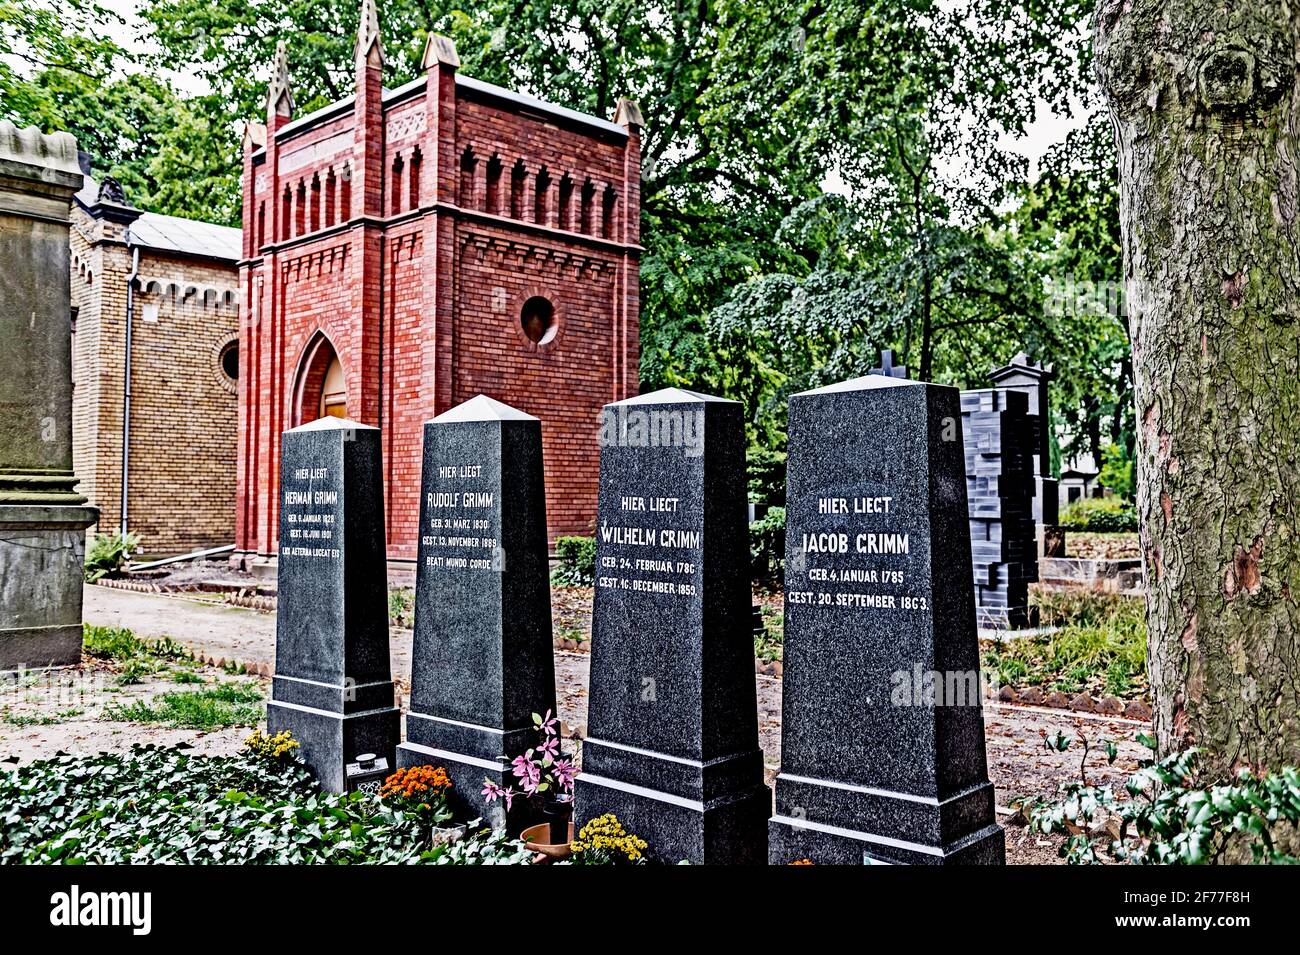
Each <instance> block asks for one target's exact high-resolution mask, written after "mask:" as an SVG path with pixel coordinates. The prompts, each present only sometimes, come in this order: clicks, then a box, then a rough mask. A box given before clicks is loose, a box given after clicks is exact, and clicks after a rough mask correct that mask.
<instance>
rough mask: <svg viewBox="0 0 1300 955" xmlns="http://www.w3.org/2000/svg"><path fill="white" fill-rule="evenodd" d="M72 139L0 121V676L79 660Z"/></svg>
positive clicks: (80, 527)
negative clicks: (71, 327)
mask: <svg viewBox="0 0 1300 955" xmlns="http://www.w3.org/2000/svg"><path fill="white" fill-rule="evenodd" d="M81 185H82V176H81V167H80V166H79V165H78V163H77V142H76V140H75V139H73V138H72V136H71V135H69V134H68V133H52V134H49V135H47V134H44V133H42V132H41V131H40V130H38V129H36V128H35V127H28V128H27V129H17V128H16V127H15V126H14V125H13V124H11V123H9V122H8V121H2V122H0V265H2V266H3V267H2V268H0V671H10V670H22V669H28V668H39V667H48V666H62V665H66V664H75V663H78V662H80V660H81V588H82V584H83V583H84V580H83V577H82V573H83V570H82V565H83V563H84V559H85V544H86V528H87V527H89V526H90V525H91V524H94V523H95V522H96V521H97V520H98V519H99V511H98V510H97V509H96V508H93V507H87V506H85V504H86V498H85V497H83V496H82V495H81V494H78V493H77V492H76V490H75V488H76V484H77V478H76V476H75V475H74V474H73V472H72V345H71V339H70V337H69V322H70V320H71V317H72V304H71V300H70V297H69V296H70V286H69V283H70V280H71V278H70V276H71V273H70V268H69V256H70V255H71V253H70V251H69V246H68V226H69V219H68V215H69V210H70V208H71V205H72V197H73V194H74V193H75V192H76V191H77V190H78V189H80V188H81Z"/></svg>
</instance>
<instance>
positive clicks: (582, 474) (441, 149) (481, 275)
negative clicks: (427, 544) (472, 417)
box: [235, 0, 642, 569]
mask: <svg viewBox="0 0 1300 955" xmlns="http://www.w3.org/2000/svg"><path fill="white" fill-rule="evenodd" d="M382 65H383V52H382V47H381V43H380V38H379V24H378V17H377V15H376V11H375V8H374V3H373V0H364V3H363V6H362V17H361V28H360V30H359V32H358V38H357V47H356V72H357V90H356V95H355V96H354V97H352V98H351V99H347V100H343V101H341V102H338V103H334V104H332V105H330V106H327V107H325V108H324V109H321V110H318V111H317V112H315V113H312V114H310V115H308V116H303V117H301V118H299V119H296V120H294V119H292V113H293V98H292V94H291V92H290V88H289V79H288V65H287V57H286V55H285V52H284V48H283V47H281V49H280V51H279V54H278V56H277V61H276V75H275V77H274V79H273V80H272V83H271V88H270V92H269V96H268V108H267V125H266V126H265V127H263V126H261V124H255V123H250V124H249V127H248V132H247V133H246V134H245V141H244V248H243V255H244V260H243V261H242V262H241V264H240V283H241V285H240V287H241V291H242V298H241V301H242V302H243V303H244V304H243V306H242V309H241V316H240V350H241V351H240V354H241V362H242V368H241V374H240V378H239V392H240V394H239V466H238V492H237V500H238V513H237V515H236V541H237V555H236V558H235V560H236V562H237V563H239V564H241V565H244V566H250V567H253V568H254V569H256V568H258V567H259V566H265V565H267V564H268V563H269V562H270V560H271V559H272V558H273V556H274V554H275V548H276V538H277V525H278V519H279V515H278V513H277V506H278V501H279V486H278V485H279V472H280V462H279V450H280V433H281V432H282V431H285V430H287V429H289V428H292V427H296V426H297V425H300V424H303V423H305V422H307V421H311V420H313V419H314V418H316V417H319V416H320V415H322V414H339V415H346V416H347V417H349V418H352V419H354V420H357V421H360V422H363V423H365V424H370V425H374V426H376V427H378V428H380V429H381V431H382V433H383V460H384V470H385V473H384V492H385V494H386V496H387V501H386V515H387V522H388V524H387V540H388V556H389V561H390V566H393V565H394V564H395V565H396V566H398V567H400V566H402V564H403V563H404V562H407V561H412V560H413V559H414V556H415V545H416V531H417V523H418V519H419V500H418V495H419V483H420V454H421V447H420V444H421V434H422V431H421V428H422V424H423V422H424V421H425V420H427V419H429V418H432V417H433V416H434V415H436V414H440V413H441V412H443V411H445V410H446V409H448V408H450V407H451V406H453V405H455V404H458V403H459V402H461V401H464V400H466V399H468V398H471V397H473V396H474V395H476V394H479V393H480V392H481V393H484V394H487V395H490V396H491V397H493V398H496V399H498V400H500V401H503V402H505V403H507V404H510V405H513V406H515V407H517V408H519V409H521V410H523V411H527V412H528V413H530V414H533V415H536V416H537V417H539V418H541V419H542V429H543V430H542V434H543V453H544V455H545V466H546V491H547V501H546V506H547V518H548V523H549V529H550V536H551V538H552V539H554V538H555V537H556V536H558V535H562V534H589V533H591V531H592V524H593V521H594V518H595V513H596V486H597V479H598V469H599V457H598V453H597V452H598V448H597V444H596V436H597V433H598V414H599V412H600V409H601V407H602V406H603V405H604V404H605V403H606V402H609V401H615V400H620V399H622V398H626V397H628V396H630V395H634V394H636V391H637V383H638V326H637V314H638V301H639V299H638V254H639V252H640V246H639V244H638V243H639V212H640V161H641V160H640V132H641V126H642V120H641V115H640V111H639V110H638V109H637V107H636V105H635V104H634V103H632V102H630V101H627V100H621V101H620V102H619V104H618V109H617V112H616V115H615V117H614V120H613V122H610V121H607V120H604V119H599V118H596V117H593V116H585V115H582V114H579V113H576V112H573V111H572V110H568V109H564V108H562V107H559V106H554V105H551V104H548V103H543V102H541V101H539V100H536V99H533V98H531V97H528V96H524V95H521V94H518V93H513V92H511V91H509V90H505V89H502V88H500V87H497V86H493V85H491V84H488V83H483V82H480V81H478V80H474V79H471V78H469V77H466V76H461V75H459V73H458V72H457V70H458V67H459V65H460V61H459V59H458V57H457V54H456V49H455V46H454V45H453V44H452V42H451V41H450V40H448V39H447V38H445V37H440V36H436V35H434V36H430V37H429V41H428V44H427V46H426V48H425V53H424V69H425V71H426V72H425V75H424V76H423V77H421V78H420V79H418V80H415V81H413V82H411V83H408V84H406V85H404V86H402V87H399V88H398V89H394V90H385V89H383V87H382V84H381V72H382Z"/></svg>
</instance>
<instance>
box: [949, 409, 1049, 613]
mask: <svg viewBox="0 0 1300 955" xmlns="http://www.w3.org/2000/svg"><path fill="white" fill-rule="evenodd" d="M1028 407H1029V399H1028V398H1027V397H1026V396H1025V395H1024V394H1023V393H1022V392H1020V391H1016V390H1014V389H1010V388H980V389H977V390H975V391H963V392H962V393H961V423H962V440H963V443H964V444H965V447H966V502H967V504H968V506H969V508H970V537H971V563H972V564H973V565H974V571H975V615H976V619H977V620H978V622H979V625H980V626H981V627H991V628H998V629H1003V630H1017V629H1023V628H1025V627H1033V626H1037V623H1038V608H1037V607H1031V606H1030V605H1029V585H1030V584H1031V583H1033V582H1034V581H1036V580H1038V543H1037V537H1036V534H1035V528H1034V516H1033V498H1034V465H1033V461H1032V457H1033V450H1032V449H1033V430H1032V426H1031V424H1030V421H1029V418H1028Z"/></svg>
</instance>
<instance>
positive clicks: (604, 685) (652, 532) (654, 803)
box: [574, 388, 771, 863]
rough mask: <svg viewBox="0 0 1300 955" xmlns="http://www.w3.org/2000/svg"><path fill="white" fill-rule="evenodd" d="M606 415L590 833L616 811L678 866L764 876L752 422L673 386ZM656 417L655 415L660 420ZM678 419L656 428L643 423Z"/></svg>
mask: <svg viewBox="0 0 1300 955" xmlns="http://www.w3.org/2000/svg"><path fill="white" fill-rule="evenodd" d="M617 405H622V406H628V405H631V406H632V407H631V408H627V407H618V408H617V410H615V411H610V409H612V408H616V407H617V406H616V405H606V406H605V408H606V414H605V418H606V421H608V420H609V419H611V418H617V419H619V420H620V422H622V421H623V419H627V424H628V426H627V427H626V428H625V429H622V430H620V432H619V434H618V435H616V436H615V435H609V434H608V432H609V431H612V430H614V429H611V428H609V427H608V425H605V426H604V427H603V428H602V433H603V434H606V435H607V437H608V438H613V440H602V441H601V448H600V498H599V502H598V505H597V528H596V535H597V536H596V567H597V568H599V570H598V573H597V577H596V581H595V596H594V604H593V609H592V638H591V639H592V643H591V679H590V691H589V696H588V711H587V713H588V715H587V730H588V732H587V738H586V740H585V741H584V742H583V749H582V759H583V770H582V771H583V775H581V776H579V777H578V779H577V783H576V806H575V809H574V812H575V817H574V826H575V828H576V829H577V830H578V831H581V829H582V826H583V825H584V824H586V823H587V822H590V821H591V820H592V819H595V818H596V817H598V816H601V815H603V814H604V813H608V812H612V813H614V815H616V816H617V817H618V819H619V821H620V822H622V823H623V825H624V826H625V827H626V828H627V830H628V831H629V832H635V833H636V834H637V835H639V836H641V837H642V838H643V839H645V840H647V841H648V842H649V845H650V847H649V849H647V857H648V858H651V859H656V860H660V861H665V862H679V861H681V860H682V859H689V860H690V861H691V862H692V863H702V862H722V863H755V862H760V861H762V859H763V856H764V847H765V843H764V824H765V823H764V820H765V819H766V818H767V816H768V815H769V813H770V811H771V797H770V795H769V793H768V790H767V788H766V787H765V786H764V785H763V758H762V751H761V750H760V749H759V745H758V722H757V715H756V712H757V711H756V704H755V695H754V691H755V687H754V672H753V671H754V647H753V637H752V635H751V627H752V624H751V623H750V621H751V615H750V609H751V599H750V592H749V545H748V536H747V528H746V526H745V425H744V412H743V409H742V408H741V406H740V405H739V404H738V403H736V402H734V401H727V400H725V399H719V398H714V397H712V396H709V395H701V394H696V393H695V392H690V391H685V390H683V389H680V388H665V389H664V390H662V391H656V392H654V393H652V394H649V395H642V396H640V397H638V398H632V399H629V400H627V401H622V402H618V403H617ZM647 406H648V410H646V409H647ZM639 417H644V418H647V419H656V418H661V419H664V420H665V421H666V422H670V421H672V420H674V419H675V420H677V421H678V423H679V426H677V427H671V426H667V427H662V428H661V427H657V426H654V425H650V426H648V427H641V426H640V425H639V424H636V423H634V419H636V418H639Z"/></svg>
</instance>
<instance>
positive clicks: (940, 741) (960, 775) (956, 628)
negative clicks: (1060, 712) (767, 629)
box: [768, 375, 1004, 865]
mask: <svg viewBox="0 0 1300 955" xmlns="http://www.w3.org/2000/svg"><path fill="white" fill-rule="evenodd" d="M787 466H788V475H789V483H788V485H787V489H786V519H787V523H786V577H785V588H786V594H785V653H784V662H785V674H784V687H783V701H782V707H783V709H782V724H781V725H782V738H781V772H780V774H779V775H778V776H777V779H776V815H775V816H774V817H773V818H772V821H771V824H770V829H769V835H768V837H769V846H770V848H769V853H768V858H769V860H770V861H771V862H772V863H773V864H785V863H789V862H793V861H796V860H800V859H811V860H812V861H813V862H815V863H819V864H822V863H832V864H836V863H838V864H847V865H861V864H863V863H864V862H868V863H889V864H908V863H911V864H945V863H946V864H952V863H1001V862H1002V861H1003V857H1004V852H1003V837H1002V830H1001V829H1000V828H998V826H997V824H996V823H995V821H994V812H993V786H992V784H991V783H990V782H989V781H988V772H987V767H986V764H985V757H984V719H983V715H982V712H981V709H980V679H979V665H980V664H979V644H978V642H977V640H976V632H975V606H974V594H973V592H972V588H971V585H970V581H971V562H970V560H971V552H970V538H969V535H968V533H967V529H968V527H967V516H966V482H965V471H964V468H963V460H962V440H961V414H960V409H959V407H958V399H957V391H956V389H953V388H947V387H943V386H940V385H933V384H927V383H923V382H912V381H906V380H902V379H897V378H884V377H880V376H875V375H869V376H867V377H865V378H858V379H855V380H853V381H847V382H843V383H841V384H837V385H831V386H829V387H826V388H820V389H817V390H815V391H808V392H804V393H803V394H799V395H795V396H794V397H792V398H791V399H790V425H789V458H788V464H787Z"/></svg>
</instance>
